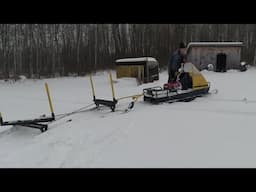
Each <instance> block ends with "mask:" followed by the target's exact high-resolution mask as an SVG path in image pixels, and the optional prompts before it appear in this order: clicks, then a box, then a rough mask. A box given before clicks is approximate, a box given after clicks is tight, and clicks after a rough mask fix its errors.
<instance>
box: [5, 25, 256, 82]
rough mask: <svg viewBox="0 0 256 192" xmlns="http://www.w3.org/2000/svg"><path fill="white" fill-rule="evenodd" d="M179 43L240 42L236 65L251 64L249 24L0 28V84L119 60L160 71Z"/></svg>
mask: <svg viewBox="0 0 256 192" xmlns="http://www.w3.org/2000/svg"><path fill="white" fill-rule="evenodd" d="M181 41H183V42H185V43H186V44H188V43H189V42H191V41H242V42H244V46H243V48H242V60H245V61H246V62H248V63H250V64H255V62H256V25H255V24H0V78H11V77H17V76H18V75H25V76H27V77H28V78H40V77H55V76H67V75H70V74H76V75H84V74H86V73H89V72H92V71H97V70H104V69H111V68H114V67H115V60H116V59H118V58H124V57H141V56H151V57H155V58H156V59H157V60H158V61H159V63H160V67H165V66H166V64H167V61H168V58H169V56H170V54H171V53H172V52H173V51H174V50H175V49H177V47H178V45H179V42H181Z"/></svg>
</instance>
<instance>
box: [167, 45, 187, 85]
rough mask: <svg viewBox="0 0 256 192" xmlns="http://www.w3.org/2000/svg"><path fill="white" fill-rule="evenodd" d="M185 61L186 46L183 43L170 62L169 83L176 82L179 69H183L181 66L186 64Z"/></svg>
mask: <svg viewBox="0 0 256 192" xmlns="http://www.w3.org/2000/svg"><path fill="white" fill-rule="evenodd" d="M185 59H186V46H185V44H184V43H183V42H181V43H180V46H179V49H178V50H176V51H175V52H174V53H173V55H172V56H171V57H170V59H169V62H168V75H169V78H168V83H171V82H173V81H175V80H176V77H177V74H178V70H179V68H181V64H182V63H185Z"/></svg>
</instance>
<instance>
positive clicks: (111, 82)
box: [109, 72, 115, 100]
mask: <svg viewBox="0 0 256 192" xmlns="http://www.w3.org/2000/svg"><path fill="white" fill-rule="evenodd" d="M109 80H110V85H111V90H112V96H113V100H115V91H114V86H113V79H112V74H111V72H109Z"/></svg>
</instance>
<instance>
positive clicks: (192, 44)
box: [187, 42, 243, 49]
mask: <svg viewBox="0 0 256 192" xmlns="http://www.w3.org/2000/svg"><path fill="white" fill-rule="evenodd" d="M242 45H243V42H191V43H189V44H188V46H187V49H189V48H190V47H192V46H242Z"/></svg>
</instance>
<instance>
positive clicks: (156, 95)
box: [143, 63, 210, 104]
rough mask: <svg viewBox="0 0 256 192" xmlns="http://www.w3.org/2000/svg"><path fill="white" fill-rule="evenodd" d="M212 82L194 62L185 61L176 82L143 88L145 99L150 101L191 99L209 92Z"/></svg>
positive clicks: (155, 102) (170, 101)
mask: <svg viewBox="0 0 256 192" xmlns="http://www.w3.org/2000/svg"><path fill="white" fill-rule="evenodd" d="M209 89H210V83H209V82H207V81H206V79H205V78H204V76H203V75H202V74H201V73H200V71H199V70H198V69H197V68H196V67H195V66H194V65H193V64H192V63H185V64H183V65H182V67H181V69H180V70H179V72H178V75H177V78H176V80H175V81H174V82H169V83H166V84H164V86H163V87H161V86H157V87H151V88H145V89H143V97H144V98H143V99H144V101H146V102H150V103H154V104H157V103H160V102H169V103H172V102H176V101H191V100H193V99H195V98H196V97H200V96H202V95H205V94H207V93H208V92H209Z"/></svg>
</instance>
